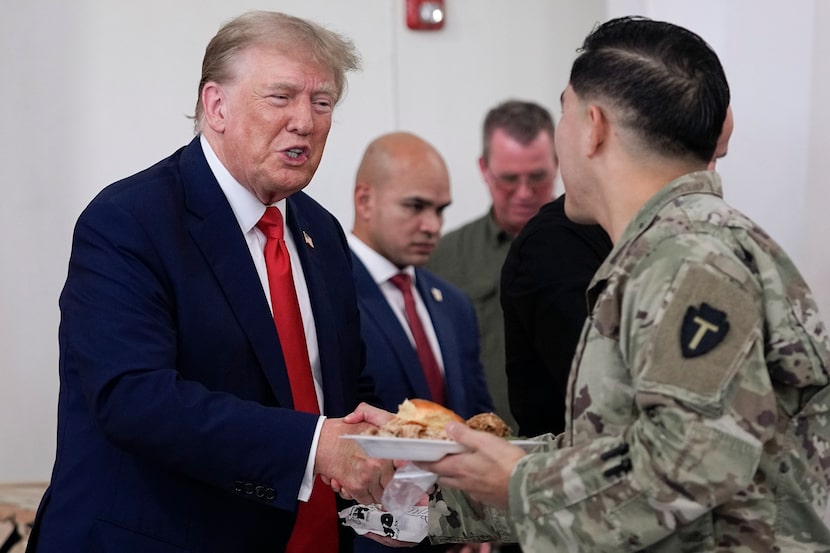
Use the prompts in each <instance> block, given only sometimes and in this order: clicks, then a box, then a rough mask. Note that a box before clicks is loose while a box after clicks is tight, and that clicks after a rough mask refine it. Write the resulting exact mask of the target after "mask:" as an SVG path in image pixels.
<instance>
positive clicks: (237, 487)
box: [233, 480, 243, 493]
mask: <svg viewBox="0 0 830 553" xmlns="http://www.w3.org/2000/svg"><path fill="white" fill-rule="evenodd" d="M242 484H243V482H242V481H241V480H235V481H234V483H233V491H235V492H237V493H242Z"/></svg>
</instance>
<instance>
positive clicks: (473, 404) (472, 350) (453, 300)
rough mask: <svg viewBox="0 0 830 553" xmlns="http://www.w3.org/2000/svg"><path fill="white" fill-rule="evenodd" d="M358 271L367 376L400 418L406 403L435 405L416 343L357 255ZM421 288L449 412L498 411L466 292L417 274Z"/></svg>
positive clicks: (423, 273)
mask: <svg viewBox="0 0 830 553" xmlns="http://www.w3.org/2000/svg"><path fill="white" fill-rule="evenodd" d="M352 270H353V272H354V280H355V285H356V287H357V296H358V305H359V306H360V316H361V319H360V320H361V332H362V335H363V341H364V343H365V344H366V371H367V372H368V373H369V375H370V377H371V378H372V380H373V381H374V384H375V391H376V392H377V395H378V397H379V398H380V401H381V406H382V407H383V408H384V409H386V410H387V411H391V412H393V413H394V412H395V411H397V410H398V405H399V404H400V403H401V402H403V400H405V399H408V398H416V397H418V398H424V399H432V396H431V394H430V392H429V387H428V386H427V381H426V377H425V376H424V371H423V369H422V368H421V364H420V362H419V361H418V355H417V353H416V352H415V348H414V347H413V346H412V342H410V340H409V337H408V336H407V334H406V331H405V330H404V328H403V327H402V326H401V323H400V322H399V320H398V318H397V317H396V316H395V313H394V312H393V311H392V307H391V306H390V305H389V302H387V301H386V297H384V295H383V292H381V290H380V288H379V287H378V285H377V284H376V283H375V281H374V279H373V278H372V277H371V275H370V274H369V271H368V270H366V267H365V266H364V265H363V263H362V262H361V261H360V260H359V259H358V258H357V256H355V255H354V253H353V254H352ZM415 287H416V289H417V291H418V294H420V296H421V299H422V300H423V301H424V304H425V305H426V308H427V311H429V316H430V319H431V320H432V325H433V328H434V329H435V334H436V336H437V338H438V345H439V347H440V348H441V356H442V358H443V360H444V380H445V383H446V389H447V403H448V404H447V407H449V408H450V409H452V410H453V411H455V412H456V413H458V414H459V415H461V416H462V417H464V418H465V419H466V418H469V417H472V416H473V415H475V414H477V413H481V412H485V411H492V409H493V403H492V400H491V399H490V393H489V392H488V391H487V383H486V381H485V379H484V370H483V369H482V366H481V362H480V361H479V347H478V326H476V316H475V310H474V309H473V304H472V303H471V302H470V300H469V299H468V298H467V297H466V296H465V295H464V293H463V292H461V290H459V289H458V288H456V287H455V286H453V285H452V284H450V283H449V282H447V281H445V280H442V279H440V278H438V277H437V276H435V275H434V274H432V273H430V272H429V271H427V270H426V269H421V268H415Z"/></svg>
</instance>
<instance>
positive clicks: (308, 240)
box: [303, 231, 314, 248]
mask: <svg viewBox="0 0 830 553" xmlns="http://www.w3.org/2000/svg"><path fill="white" fill-rule="evenodd" d="M303 240H305V243H306V244H308V246H309V247H311V248H313V247H314V240H312V239H311V236H309V235H308V233H307V232H306V231H303Z"/></svg>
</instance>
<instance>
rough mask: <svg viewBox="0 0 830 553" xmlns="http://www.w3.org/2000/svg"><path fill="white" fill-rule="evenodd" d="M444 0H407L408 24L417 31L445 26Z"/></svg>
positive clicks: (433, 29) (434, 29)
mask: <svg viewBox="0 0 830 553" xmlns="http://www.w3.org/2000/svg"><path fill="white" fill-rule="evenodd" d="M445 13H446V12H445V11H444V0H406V26H407V27H409V28H410V29H413V30H416V31H436V30H438V29H441V28H443V27H444V15H445Z"/></svg>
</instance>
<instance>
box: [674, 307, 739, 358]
mask: <svg viewBox="0 0 830 553" xmlns="http://www.w3.org/2000/svg"><path fill="white" fill-rule="evenodd" d="M727 332H729V321H728V320H726V313H724V312H723V311H720V310H719V309H715V308H714V307H712V306H711V305H709V304H708V303H705V302H704V303H701V304H700V306H699V307H695V306H693V305H690V306H689V307H688V309H686V316H685V317H683V324H682V325H681V326H680V351H681V352H682V353H683V357H697V356H698V355H703V354H704V353H709V352H710V351H712V350H713V349H715V347H716V346H717V345H718V344H720V343H721V342H723V339H724V338H725V337H726V333H727Z"/></svg>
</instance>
